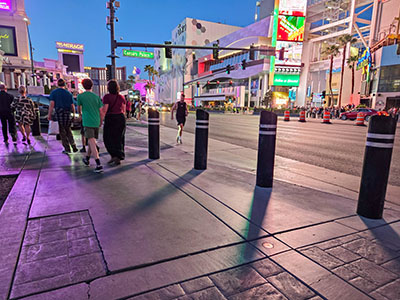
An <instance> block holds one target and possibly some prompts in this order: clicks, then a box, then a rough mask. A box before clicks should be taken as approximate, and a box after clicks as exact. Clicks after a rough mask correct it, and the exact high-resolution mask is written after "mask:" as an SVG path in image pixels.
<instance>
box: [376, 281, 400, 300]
mask: <svg viewBox="0 0 400 300" xmlns="http://www.w3.org/2000/svg"><path fill="white" fill-rule="evenodd" d="M376 291H377V292H378V293H379V294H381V295H383V296H385V297H386V298H389V299H400V279H398V280H396V281H393V282H391V283H389V284H387V285H385V286H383V287H381V288H379V289H377V290H376Z"/></svg>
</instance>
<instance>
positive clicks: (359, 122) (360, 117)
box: [356, 112, 365, 126]
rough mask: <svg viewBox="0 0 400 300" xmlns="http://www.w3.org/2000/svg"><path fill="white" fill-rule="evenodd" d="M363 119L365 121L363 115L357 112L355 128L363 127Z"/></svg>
mask: <svg viewBox="0 0 400 300" xmlns="http://www.w3.org/2000/svg"><path fill="white" fill-rule="evenodd" d="M364 119H365V115H364V113H362V112H359V113H358V114H357V119H356V126H365V124H364Z"/></svg>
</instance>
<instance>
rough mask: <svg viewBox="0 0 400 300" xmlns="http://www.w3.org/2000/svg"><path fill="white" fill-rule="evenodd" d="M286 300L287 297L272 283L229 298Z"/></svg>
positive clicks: (236, 299) (240, 299)
mask: <svg viewBox="0 0 400 300" xmlns="http://www.w3.org/2000/svg"><path fill="white" fill-rule="evenodd" d="M244 299H246V300H285V299H287V298H286V297H285V296H284V295H282V294H281V293H280V292H279V291H278V290H277V289H276V288H274V287H273V286H272V285H271V284H270V283H266V284H263V285H259V286H256V287H254V288H252V289H249V290H247V291H245V292H242V293H240V294H236V295H233V296H231V297H229V300H244Z"/></svg>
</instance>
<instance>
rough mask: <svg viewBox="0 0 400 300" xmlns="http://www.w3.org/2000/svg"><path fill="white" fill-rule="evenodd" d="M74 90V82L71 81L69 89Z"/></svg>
mask: <svg viewBox="0 0 400 300" xmlns="http://www.w3.org/2000/svg"><path fill="white" fill-rule="evenodd" d="M74 88H75V81H73V80H72V81H71V89H74Z"/></svg>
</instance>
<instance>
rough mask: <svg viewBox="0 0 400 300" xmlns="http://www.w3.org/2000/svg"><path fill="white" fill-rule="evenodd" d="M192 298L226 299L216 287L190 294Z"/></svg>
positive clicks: (206, 299)
mask: <svg viewBox="0 0 400 300" xmlns="http://www.w3.org/2000/svg"><path fill="white" fill-rule="evenodd" d="M190 298H191V299H193V300H209V299H213V300H226V298H225V297H224V296H223V295H222V294H221V292H220V291H219V290H218V289H217V288H216V287H211V288H208V289H205V290H201V291H198V292H196V293H193V294H190Z"/></svg>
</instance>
